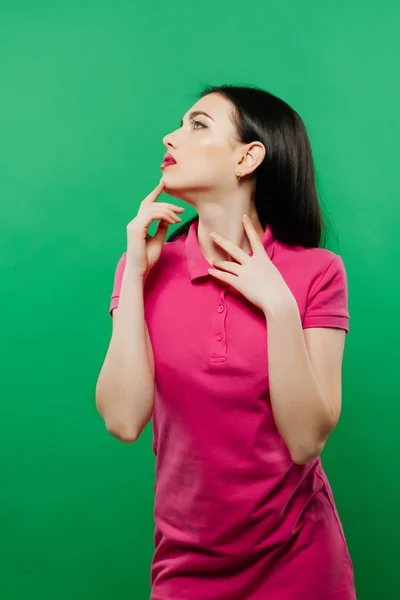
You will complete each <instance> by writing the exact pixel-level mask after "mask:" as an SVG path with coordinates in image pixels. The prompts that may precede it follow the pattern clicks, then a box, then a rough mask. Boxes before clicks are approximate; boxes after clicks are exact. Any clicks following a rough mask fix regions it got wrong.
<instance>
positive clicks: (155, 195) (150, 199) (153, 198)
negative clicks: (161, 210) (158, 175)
mask: <svg viewBox="0 0 400 600" xmlns="http://www.w3.org/2000/svg"><path fill="white" fill-rule="evenodd" d="M164 187H165V184H164V180H163V179H161V180H160V183H159V184H158V185H157V186H156V187H155V188H154V190H153V191H152V192H150V194H149V195H148V196H146V198H145V199H144V200H143V202H142V204H152V203H153V202H155V201H156V200H157V198H158V196H159V195H160V194H161V192H162V191H163V189H164Z"/></svg>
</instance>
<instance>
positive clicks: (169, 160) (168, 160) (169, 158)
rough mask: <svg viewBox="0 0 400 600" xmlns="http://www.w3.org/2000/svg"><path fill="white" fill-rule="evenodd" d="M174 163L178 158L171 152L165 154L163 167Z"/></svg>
mask: <svg viewBox="0 0 400 600" xmlns="http://www.w3.org/2000/svg"><path fill="white" fill-rule="evenodd" d="M172 165H176V160H175V159H174V157H173V156H171V154H166V155H165V156H164V159H163V163H162V165H161V168H162V169H164V168H165V167H172Z"/></svg>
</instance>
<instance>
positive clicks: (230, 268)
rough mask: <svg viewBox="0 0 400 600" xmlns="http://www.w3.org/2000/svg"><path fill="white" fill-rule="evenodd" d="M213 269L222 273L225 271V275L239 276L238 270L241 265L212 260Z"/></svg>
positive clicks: (227, 261)
mask: <svg viewBox="0 0 400 600" xmlns="http://www.w3.org/2000/svg"><path fill="white" fill-rule="evenodd" d="M212 265H213V267H216V268H217V269H221V270H222V271H226V272H227V273H232V274H233V275H236V276H239V274H240V268H241V266H242V265H239V264H238V263H237V262H233V261H229V260H214V261H213V262H212Z"/></svg>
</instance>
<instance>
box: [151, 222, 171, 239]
mask: <svg viewBox="0 0 400 600" xmlns="http://www.w3.org/2000/svg"><path fill="white" fill-rule="evenodd" d="M169 225H170V224H169V223H167V222H166V221H159V223H158V225H157V229H156V232H155V234H154V239H155V240H157V241H158V242H162V241H164V240H165V238H166V235H167V233H168V227H169Z"/></svg>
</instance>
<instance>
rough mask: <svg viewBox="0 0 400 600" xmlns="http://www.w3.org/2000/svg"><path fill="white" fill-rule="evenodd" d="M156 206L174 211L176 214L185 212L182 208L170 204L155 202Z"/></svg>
mask: <svg viewBox="0 0 400 600" xmlns="http://www.w3.org/2000/svg"><path fill="white" fill-rule="evenodd" d="M157 206H162V207H163V208H170V209H171V210H175V211H176V212H183V211H184V210H185V209H184V208H183V207H182V206H178V205H177V204H170V203H169V202H157Z"/></svg>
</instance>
